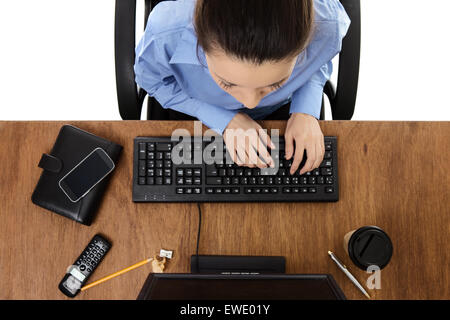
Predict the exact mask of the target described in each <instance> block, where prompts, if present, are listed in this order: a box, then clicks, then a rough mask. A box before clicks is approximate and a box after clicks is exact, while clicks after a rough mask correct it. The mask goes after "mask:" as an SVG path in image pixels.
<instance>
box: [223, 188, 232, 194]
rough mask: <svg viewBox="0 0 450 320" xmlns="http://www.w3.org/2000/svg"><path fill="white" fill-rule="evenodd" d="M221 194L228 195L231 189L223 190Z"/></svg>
mask: <svg viewBox="0 0 450 320" xmlns="http://www.w3.org/2000/svg"><path fill="white" fill-rule="evenodd" d="M223 193H225V194H230V193H231V189H230V188H224V189H223Z"/></svg>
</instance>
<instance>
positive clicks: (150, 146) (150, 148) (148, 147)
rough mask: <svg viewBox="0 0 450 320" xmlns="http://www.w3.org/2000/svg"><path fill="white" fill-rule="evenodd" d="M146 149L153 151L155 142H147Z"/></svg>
mask: <svg viewBox="0 0 450 320" xmlns="http://www.w3.org/2000/svg"><path fill="white" fill-rule="evenodd" d="M147 150H148V151H155V143H154V142H147Z"/></svg>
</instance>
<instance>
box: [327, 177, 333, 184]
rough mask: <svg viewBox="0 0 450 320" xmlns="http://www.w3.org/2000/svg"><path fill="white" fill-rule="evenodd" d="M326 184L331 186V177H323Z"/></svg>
mask: <svg viewBox="0 0 450 320" xmlns="http://www.w3.org/2000/svg"><path fill="white" fill-rule="evenodd" d="M325 183H326V184H333V177H325Z"/></svg>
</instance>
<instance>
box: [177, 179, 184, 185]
mask: <svg viewBox="0 0 450 320" xmlns="http://www.w3.org/2000/svg"><path fill="white" fill-rule="evenodd" d="M176 181H177V184H184V179H183V177H178V178H177V180H176Z"/></svg>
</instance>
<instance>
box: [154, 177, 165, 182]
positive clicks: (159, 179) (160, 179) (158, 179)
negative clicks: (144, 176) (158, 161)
mask: <svg viewBox="0 0 450 320" xmlns="http://www.w3.org/2000/svg"><path fill="white" fill-rule="evenodd" d="M155 184H163V179H162V177H157V178H156V179H155Z"/></svg>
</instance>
